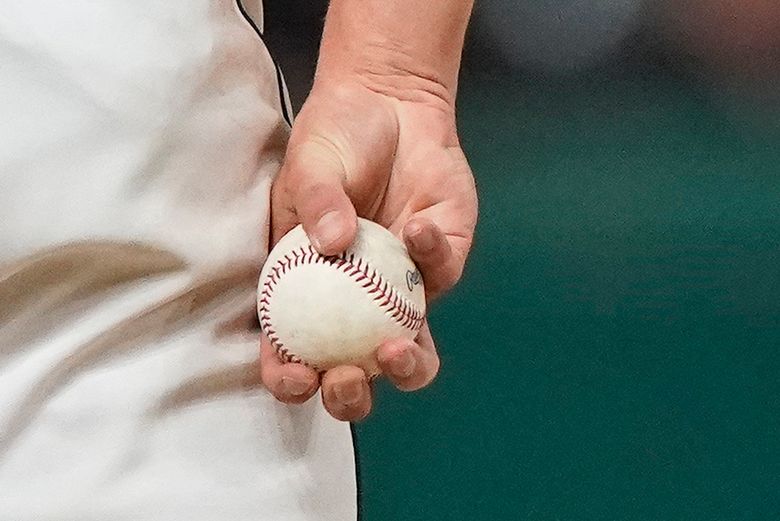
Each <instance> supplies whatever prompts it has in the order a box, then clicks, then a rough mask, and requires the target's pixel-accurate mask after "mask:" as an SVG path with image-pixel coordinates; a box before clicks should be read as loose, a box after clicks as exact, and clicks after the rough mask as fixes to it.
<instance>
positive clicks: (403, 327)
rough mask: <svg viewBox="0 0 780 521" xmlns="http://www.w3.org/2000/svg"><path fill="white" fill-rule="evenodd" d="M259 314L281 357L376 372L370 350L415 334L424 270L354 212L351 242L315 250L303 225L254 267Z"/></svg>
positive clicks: (391, 237) (421, 309) (420, 319)
mask: <svg viewBox="0 0 780 521" xmlns="http://www.w3.org/2000/svg"><path fill="white" fill-rule="evenodd" d="M257 308H258V316H259V317H260V325H261V326H262V328H263V331H264V332H265V334H266V335H267V336H268V338H269V339H270V340H271V342H272V344H273V345H274V347H275V348H276V350H277V352H278V353H279V355H280V357H282V359H284V360H287V361H291V362H301V363H304V364H307V365H309V366H311V367H313V368H315V369H317V370H326V369H330V368H332V367H335V366H337V365H342V364H350V365H357V366H359V367H362V368H363V369H365V370H366V371H367V372H369V373H370V374H376V373H378V372H379V369H378V366H377V363H376V356H375V353H376V349H377V347H379V345H380V344H381V343H382V342H383V341H384V340H387V339H390V338H398V337H404V338H409V339H413V338H414V337H415V336H417V332H418V331H419V329H420V327H421V326H422V324H423V320H424V318H425V290H424V288H423V283H422V277H421V276H420V272H419V270H418V269H417V267H416V266H415V264H414V262H413V261H412V259H411V258H410V257H409V254H408V253H407V251H406V247H405V246H404V244H403V243H402V242H401V241H400V240H398V239H397V238H396V237H395V236H394V235H393V234H392V233H390V232H389V231H388V230H386V229H385V228H383V227H382V226H380V225H378V224H376V223H374V222H371V221H368V220H365V219H358V233H357V239H356V241H355V243H354V244H353V245H352V247H350V248H349V249H348V250H347V251H345V252H344V253H342V254H340V255H336V256H330V257H326V256H323V255H320V254H319V253H317V251H316V250H315V249H314V247H313V246H312V245H311V243H310V242H309V239H308V238H307V236H306V233H305V232H304V231H303V228H302V227H301V226H297V227H296V228H294V229H293V230H291V231H290V232H289V233H288V234H287V235H285V236H284V237H283V238H282V240H280V241H279V243H278V244H277V245H276V246H275V247H274V249H273V250H272V251H271V253H270V254H269V256H268V260H267V261H266V263H265V266H264V267H263V270H262V272H261V274H260V282H259V286H258V306H257Z"/></svg>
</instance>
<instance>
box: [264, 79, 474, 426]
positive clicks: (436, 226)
mask: <svg viewBox="0 0 780 521" xmlns="http://www.w3.org/2000/svg"><path fill="white" fill-rule="evenodd" d="M395 85H396V87H395V88H393V89H390V88H383V87H382V86H381V85H379V84H373V85H370V84H368V83H367V82H366V81H361V80H360V79H358V78H356V79H354V80H348V81H339V82H338V84H335V83H330V84H328V83H322V82H321V83H320V84H317V85H315V87H314V89H313V90H312V93H311V95H310V96H309V98H308V100H307V101H306V103H305V105H304V107H303V109H302V111H301V113H300V115H299V116H298V118H297V120H296V121H295V124H294V125H293V130H292V135H291V137H290V142H289V144H288V148H287V156H286V158H285V162H284V165H283V167H282V169H281V172H280V174H279V176H278V178H277V179H276V180H275V182H274V185H273V189H272V192H271V227H272V229H271V238H272V242H273V243H274V244H275V243H276V242H277V241H278V240H279V239H280V238H281V237H282V236H283V235H284V234H285V233H287V231H289V230H290V229H292V228H293V227H294V226H296V225H297V224H299V223H302V224H303V227H304V230H305V231H306V233H307V234H308V235H309V238H310V240H311V241H312V244H313V245H314V246H315V248H316V249H317V250H318V251H319V252H320V253H322V254H324V255H332V254H337V253H339V252H341V251H343V250H344V249H346V248H347V247H348V246H349V245H350V244H351V243H352V242H353V241H354V238H355V234H356V230H357V221H356V215H360V216H361V217H365V218H367V219H371V220H373V221H376V222H378V223H379V224H381V225H383V226H385V227H386V228H388V229H389V230H390V231H391V232H393V233H394V234H395V235H396V236H398V237H399V238H401V239H402V240H403V241H404V242H405V244H406V246H407V248H408V250H409V253H410V255H411V257H412V258H413V259H414V261H415V262H416V263H417V265H418V267H419V268H420V270H421V272H422V274H423V280H424V282H425V287H426V292H427V297H428V299H429V301H430V300H431V299H432V298H435V297H437V296H438V295H440V294H441V293H442V292H444V291H446V290H448V289H450V288H451V287H452V286H453V285H454V284H455V283H456V282H457V281H458V279H459V278H460V276H461V273H462V271H463V266H464V263H465V261H466V257H467V255H468V252H469V249H470V247H471V241H472V236H473V233H474V226H475V224H476V217H477V196H476V190H475V187H474V180H473V177H472V174H471V170H470V168H469V166H468V163H467V161H466V158H465V156H464V154H463V152H462V150H461V148H460V145H459V143H458V138H457V134H456V129H455V117H454V108H453V107H452V106H450V103H448V102H447V101H446V100H445V99H444V98H442V97H438V96H436V95H434V94H432V93H431V92H430V89H428V90H426V89H420V88H410V89H400V88H398V87H397V85H398V83H397V82H396V83H395ZM377 359H378V362H379V365H380V368H381V369H382V371H383V373H384V374H385V375H386V376H387V377H388V378H389V379H390V380H391V381H392V382H393V383H394V384H395V385H396V387H398V388H399V389H401V390H404V391H412V390H416V389H419V388H421V387H424V386H426V385H427V384H429V383H430V382H431V381H432V380H433V378H434V377H435V375H436V373H437V372H438V369H439V358H438V355H437V354H436V348H435V346H434V342H433V339H432V338H431V333H430V330H429V329H428V326H427V324H426V325H424V326H423V328H422V329H421V331H420V333H419V335H418V337H417V339H416V342H411V341H408V340H403V339H394V340H390V341H388V342H386V343H384V344H383V345H382V346H380V347H379V350H378V353H377ZM261 364H262V367H261V375H262V379H263V382H264V384H265V385H266V387H267V388H268V389H269V390H270V391H271V392H272V393H273V394H274V396H276V397H277V398H278V399H279V400H281V401H284V402H287V403H302V402H304V401H306V400H308V399H309V398H310V397H311V396H313V395H314V393H315V392H317V389H318V387H319V386H320V385H321V387H322V399H323V403H324V405H325V408H326V409H327V410H328V411H329V412H330V414H331V415H332V416H334V417H335V418H337V419H340V420H345V421H355V420H359V419H362V418H364V417H365V416H367V415H368V413H369V412H370V410H371V406H372V399H371V387H370V385H369V380H368V378H367V376H366V374H365V373H364V372H363V370H362V369H360V368H358V367H353V366H341V367H336V368H334V369H331V370H329V371H326V372H325V373H323V374H322V375H318V374H317V373H316V372H315V371H314V370H312V369H310V368H308V367H305V366H303V365H301V364H292V363H282V362H281V361H280V360H279V359H278V358H277V356H276V352H275V350H274V348H273V347H272V346H271V344H270V342H269V340H268V339H267V338H266V337H265V335H263V339H262V345H261Z"/></svg>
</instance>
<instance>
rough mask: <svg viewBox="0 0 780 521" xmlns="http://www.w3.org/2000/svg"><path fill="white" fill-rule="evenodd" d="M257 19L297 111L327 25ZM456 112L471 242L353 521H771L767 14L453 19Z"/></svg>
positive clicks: (777, 340) (301, 11)
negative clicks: (422, 376) (476, 217)
mask: <svg viewBox="0 0 780 521" xmlns="http://www.w3.org/2000/svg"><path fill="white" fill-rule="evenodd" d="M266 4H267V5H266V35H265V39H266V41H267V43H268V45H269V47H270V48H271V49H272V52H273V53H274V55H275V57H276V59H277V60H278V62H279V63H280V64H281V66H282V68H283V70H284V72H285V75H286V77H287V80H288V84H289V87H290V91H291V95H292V99H293V103H294V105H295V107H296V108H298V107H300V105H301V103H302V102H303V100H304V99H305V96H306V93H307V92H308V90H309V88H310V86H311V78H312V74H313V70H314V65H315V63H316V54H317V42H318V40H319V36H320V31H321V27H322V19H323V17H324V13H325V3H324V2H320V1H314V0H266ZM460 89H461V91H460V96H459V112H458V117H459V127H460V132H461V138H462V142H463V146H464V148H465V150H466V153H467V155H468V157H469V159H470V161H471V164H472V167H473V169H474V172H475V176H476V178H477V183H478V186H479V191H480V198H481V217H480V223H479V226H478V230H477V240H476V243H475V247H474V252H473V255H472V257H471V260H470V263H469V265H468V267H467V271H466V274H465V277H464V280H463V282H462V284H461V285H460V286H459V287H458V288H457V290H456V291H455V292H454V293H453V294H451V295H450V296H449V297H448V298H446V299H445V300H444V301H443V302H441V303H438V304H437V305H436V306H435V307H434V309H433V311H432V315H431V323H432V326H433V328H434V331H435V332H438V341H439V344H440V350H441V356H442V360H443V367H442V373H441V376H440V378H439V379H438V380H437V381H436V383H435V384H434V385H433V386H432V387H431V388H430V389H427V390H425V391H422V392H420V393H415V394H409V395H405V394H399V393H397V392H394V391H393V390H392V389H390V388H389V386H387V385H384V384H380V385H379V387H378V389H377V395H378V396H377V404H376V409H375V412H374V414H373V416H372V417H371V418H370V419H369V420H368V421H366V422H364V423H362V424H360V425H358V426H357V427H356V434H357V447H358V451H359V459H360V482H361V487H360V488H361V492H362V497H361V510H362V519H363V520H364V521H375V520H393V521H406V520H426V521H432V520H463V519H468V520H482V519H491V520H495V519H512V520H513V519H523V520H526V519H527V520H581V519H583V520H584V519H594V520H595V519H598V520H603V519H620V520H634V519H636V520H639V519H648V520H649V519H664V520H673V519H681V520H682V519H685V520H692V519H697V520H698V519H706V520H720V519H724V520H726V519H728V520H738V519H744V520H770V519H771V520H775V519H780V494H779V493H778V491H779V490H780V2H778V1H777V0H708V1H705V0H655V1H642V0H611V1H603V0H602V1H584V0H568V1H567V0H535V1H530V0H483V1H479V0H477V6H476V8H475V14H474V19H473V22H472V25H471V28H470V31H469V36H468V45H467V49H466V51H465V56H464V65H463V71H462V75H461V87H460Z"/></svg>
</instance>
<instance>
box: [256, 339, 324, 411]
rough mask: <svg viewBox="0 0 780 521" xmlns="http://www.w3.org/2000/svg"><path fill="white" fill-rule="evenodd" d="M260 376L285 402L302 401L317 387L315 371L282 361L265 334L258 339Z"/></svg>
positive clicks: (274, 393) (275, 394)
mask: <svg viewBox="0 0 780 521" xmlns="http://www.w3.org/2000/svg"><path fill="white" fill-rule="evenodd" d="M260 377H261V379H262V380H263V384H264V385H265V387H266V388H267V389H268V390H269V391H271V394H273V395H274V396H275V397H276V398H277V399H278V400H280V401H282V402H285V403H303V402H305V401H306V400H308V399H309V398H311V397H312V396H313V395H314V393H316V392H317V388H318V387H319V375H318V374H317V372H316V371H314V370H313V369H311V368H309V367H306V366H305V365H302V364H288V363H284V362H282V361H281V360H280V359H279V356H278V355H277V353H276V349H274V347H273V346H272V345H271V341H270V340H268V337H266V336H265V335H262V339H261V341H260Z"/></svg>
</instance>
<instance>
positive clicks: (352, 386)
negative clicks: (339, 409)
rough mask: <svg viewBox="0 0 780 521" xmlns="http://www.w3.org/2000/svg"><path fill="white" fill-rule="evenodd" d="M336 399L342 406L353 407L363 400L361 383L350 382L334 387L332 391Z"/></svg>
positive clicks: (356, 381) (357, 381)
mask: <svg viewBox="0 0 780 521" xmlns="http://www.w3.org/2000/svg"><path fill="white" fill-rule="evenodd" d="M333 392H334V393H335V394H336V399H338V401H339V402H341V403H342V404H343V405H347V406H350V405H355V404H357V403H358V402H360V400H361V399H362V398H363V381H362V380H350V381H347V382H343V383H340V384H338V385H336V387H335V388H334V389H333Z"/></svg>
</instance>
